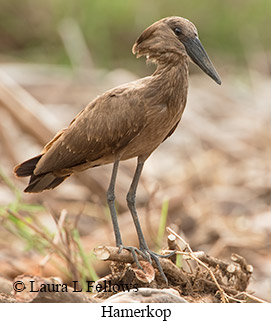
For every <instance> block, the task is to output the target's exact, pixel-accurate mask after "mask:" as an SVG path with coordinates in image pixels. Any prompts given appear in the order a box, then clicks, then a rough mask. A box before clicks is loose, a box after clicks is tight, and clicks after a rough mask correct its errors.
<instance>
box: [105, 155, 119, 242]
mask: <svg viewBox="0 0 271 323" xmlns="http://www.w3.org/2000/svg"><path fill="white" fill-rule="evenodd" d="M118 167H119V160H116V161H115V163H114V166H113V171H112V175H111V180H110V184H109V187H108V190H107V204H108V206H109V210H110V215H111V219H112V223H113V228H114V233H115V239H116V245H117V247H120V248H121V246H122V240H121V235H120V229H119V224H118V219H117V212H116V208H115V183H116V177H117V172H118Z"/></svg>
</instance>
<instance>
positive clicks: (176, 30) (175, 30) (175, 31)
mask: <svg viewBox="0 0 271 323" xmlns="http://www.w3.org/2000/svg"><path fill="white" fill-rule="evenodd" d="M174 33H175V35H176V36H180V35H181V33H182V30H181V28H179V27H176V28H174Z"/></svg>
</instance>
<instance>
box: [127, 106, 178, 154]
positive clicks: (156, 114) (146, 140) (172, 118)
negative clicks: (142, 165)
mask: <svg viewBox="0 0 271 323" xmlns="http://www.w3.org/2000/svg"><path fill="white" fill-rule="evenodd" d="M183 109H184V107H183V106H179V107H176V108H175V109H173V108H172V107H169V106H168V105H166V104H164V105H160V106H156V107H150V108H147V109H146V118H145V124H144V127H143V128H142V130H141V131H140V132H139V133H138V135H137V136H136V137H134V138H133V139H132V140H131V142H130V143H129V144H128V145H127V146H126V147H125V148H124V149H123V151H122V154H121V155H122V157H121V159H122V160H125V159H129V158H133V157H137V156H140V155H145V154H150V153H151V152H153V151H154V150H155V149H156V148H157V147H158V146H159V145H160V144H161V143H162V142H163V141H164V140H165V139H166V137H167V135H168V134H169V133H170V132H171V130H172V129H173V128H174V127H176V124H177V123H178V122H179V121H180V120H181V117H182V113H183Z"/></svg>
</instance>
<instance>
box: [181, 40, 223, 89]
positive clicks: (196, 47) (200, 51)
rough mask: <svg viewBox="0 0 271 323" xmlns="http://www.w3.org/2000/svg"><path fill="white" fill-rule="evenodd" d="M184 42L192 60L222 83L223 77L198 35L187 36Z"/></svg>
mask: <svg viewBox="0 0 271 323" xmlns="http://www.w3.org/2000/svg"><path fill="white" fill-rule="evenodd" d="M182 42H183V44H184V46H185V49H186V51H187V54H188V55H189V56H190V58H191V59H192V61H193V62H194V63H195V64H197V65H198V66H199V67H200V68H201V69H202V70H203V71H204V72H205V73H206V74H207V75H209V76H210V77H211V78H212V79H213V80H214V81H215V82H216V83H217V84H219V85H220V84H221V79H220V77H219V75H218V73H217V71H216V69H215V67H214V65H213V63H212V62H211V60H210V58H209V56H208V54H207V53H206V51H205V49H204V47H203V46H202V44H201V42H200V40H199V39H198V37H195V38H187V39H186V40H183V41H182Z"/></svg>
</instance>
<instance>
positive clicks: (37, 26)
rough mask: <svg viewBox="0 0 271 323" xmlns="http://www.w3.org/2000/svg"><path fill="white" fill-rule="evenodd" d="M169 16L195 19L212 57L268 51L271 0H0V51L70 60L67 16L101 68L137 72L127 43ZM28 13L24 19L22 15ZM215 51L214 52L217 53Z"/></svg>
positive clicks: (238, 56)
mask: <svg viewBox="0 0 271 323" xmlns="http://www.w3.org/2000/svg"><path fill="white" fill-rule="evenodd" d="M170 15H179V16H183V17H186V18H188V19H190V20H191V21H193V22H194V23H195V24H196V25H197V27H198V30H199V32H200V37H201V39H202V42H203V44H204V46H205V47H206V49H207V50H208V53H209V54H210V56H211V57H214V61H215V60H216V57H217V56H219V57H220V60H221V59H222V58H223V59H225V57H230V58H231V59H234V60H235V61H236V62H238V63H239V64H241V65H244V64H245V52H249V51H255V50H257V49H258V45H260V46H262V47H263V48H264V49H265V50H267V51H268V50H270V49H271V34H270V32H267V30H268V26H269V24H270V21H271V10H270V0H258V1H255V0H246V1H245V0H240V1H231V2H229V1H217V0H205V1H202V0H194V1H187V0H168V1H164V0H149V1H147V2H146V1H143V0H137V1H132V0H114V1H109V0H78V1H66V0H49V1H41V0H13V1H10V0H1V2H0V52H1V53H3V54H5V55H11V56H14V57H16V58H17V59H19V60H22V59H23V60H27V61H34V62H41V63H44V62H49V63H60V64H69V63H70V62H69V58H68V56H67V53H66V51H65V49H64V46H63V44H62V41H61V39H60V36H59V33H58V26H59V24H60V22H61V20H62V19H63V18H65V17H71V18H73V19H74V20H75V21H76V22H77V23H78V24H79V26H80V28H81V30H82V33H83V35H84V38H85V40H86V43H87V45H88V47H89V49H90V52H91V54H92V56H93V58H94V62H95V65H97V66H101V67H108V68H110V69H112V68H114V67H124V68H125V67H126V68H129V69H131V70H134V71H138V69H139V68H141V66H143V65H144V63H143V62H142V63H137V62H136V61H135V59H134V58H133V55H132V54H131V50H130V49H131V47H132V44H133V42H134V41H135V39H136V38H137V36H138V35H139V33H141V32H142V31H143V30H144V29H145V28H146V27H147V26H148V25H150V24H151V23H152V22H154V21H156V20H158V19H160V18H162V17H165V16H170ZM25 17H27V19H25ZM216 54H217V56H216Z"/></svg>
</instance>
